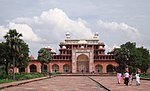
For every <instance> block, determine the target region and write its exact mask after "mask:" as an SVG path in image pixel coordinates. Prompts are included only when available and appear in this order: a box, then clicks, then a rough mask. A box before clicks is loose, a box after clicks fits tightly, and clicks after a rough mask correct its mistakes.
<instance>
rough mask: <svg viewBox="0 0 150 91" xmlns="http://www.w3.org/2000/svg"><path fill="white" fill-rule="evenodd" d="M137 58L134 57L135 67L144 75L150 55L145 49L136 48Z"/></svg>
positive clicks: (149, 63) (149, 62)
mask: <svg viewBox="0 0 150 91" xmlns="http://www.w3.org/2000/svg"><path fill="white" fill-rule="evenodd" d="M136 53H137V56H136V62H137V67H138V68H139V69H140V70H141V71H142V72H144V73H146V71H147V69H148V68H149V66H150V54H149V50H147V49H146V48H143V47H140V48H137V52H136Z"/></svg>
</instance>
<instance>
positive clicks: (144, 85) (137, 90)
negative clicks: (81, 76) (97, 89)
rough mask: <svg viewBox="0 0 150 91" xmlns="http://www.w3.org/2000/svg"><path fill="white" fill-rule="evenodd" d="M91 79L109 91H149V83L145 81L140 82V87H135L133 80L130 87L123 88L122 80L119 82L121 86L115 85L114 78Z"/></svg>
mask: <svg viewBox="0 0 150 91" xmlns="http://www.w3.org/2000/svg"><path fill="white" fill-rule="evenodd" d="M91 78H92V79H94V80H96V81H98V82H99V83H101V84H102V85H104V86H105V87H106V88H108V89H110V90H111V91H150V81H147V80H141V85H140V86H136V82H135V79H134V80H133V82H132V85H131V86H125V85H124V83H123V80H121V84H117V80H116V77H115V76H105V77H104V76H102V77H100V76H91Z"/></svg>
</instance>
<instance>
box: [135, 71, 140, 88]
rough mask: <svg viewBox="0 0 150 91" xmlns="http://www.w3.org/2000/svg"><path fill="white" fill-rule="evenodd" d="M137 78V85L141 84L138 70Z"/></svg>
mask: <svg viewBox="0 0 150 91" xmlns="http://www.w3.org/2000/svg"><path fill="white" fill-rule="evenodd" d="M135 80H136V86H139V85H140V74H139V72H137V73H136V74H135Z"/></svg>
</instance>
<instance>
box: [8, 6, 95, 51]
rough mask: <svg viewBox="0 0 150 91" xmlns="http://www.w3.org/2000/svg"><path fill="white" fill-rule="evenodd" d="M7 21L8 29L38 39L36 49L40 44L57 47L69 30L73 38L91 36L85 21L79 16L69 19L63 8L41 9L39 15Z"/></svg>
mask: <svg viewBox="0 0 150 91" xmlns="http://www.w3.org/2000/svg"><path fill="white" fill-rule="evenodd" d="M9 22H10V23H9V24H8V29H9V28H13V29H17V31H18V32H19V33H22V34H23V38H24V39H25V40H28V41H33V42H39V41H40V43H39V44H37V43H36V46H38V47H39V48H37V49H40V46H41V45H42V46H41V47H43V46H44V45H48V44H49V45H51V46H52V47H55V48H57V47H58V43H59V42H60V41H62V40H64V39H65V33H66V32H70V33H71V37H73V38H89V37H90V38H91V37H93V33H92V30H91V29H90V28H89V27H88V26H87V25H88V23H87V22H86V21H84V20H82V19H81V18H78V19H75V20H73V19H70V18H69V17H68V16H67V14H66V13H65V12H64V11H63V10H61V9H58V8H55V9H50V10H48V11H43V12H42V13H41V14H40V15H39V16H33V17H18V18H16V19H13V20H11V21H9ZM41 43H42V44H41ZM30 44H31V43H30ZM56 45H57V47H56ZM29 46H30V47H31V45H29ZM32 46H33V43H32ZM31 50H32V49H31ZM34 51H35V50H34Z"/></svg>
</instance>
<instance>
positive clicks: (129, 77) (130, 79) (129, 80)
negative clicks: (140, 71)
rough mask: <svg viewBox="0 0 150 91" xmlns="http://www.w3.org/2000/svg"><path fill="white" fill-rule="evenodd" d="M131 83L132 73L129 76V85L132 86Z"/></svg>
mask: <svg viewBox="0 0 150 91" xmlns="http://www.w3.org/2000/svg"><path fill="white" fill-rule="evenodd" d="M132 81H133V73H131V74H130V76H129V85H132Z"/></svg>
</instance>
